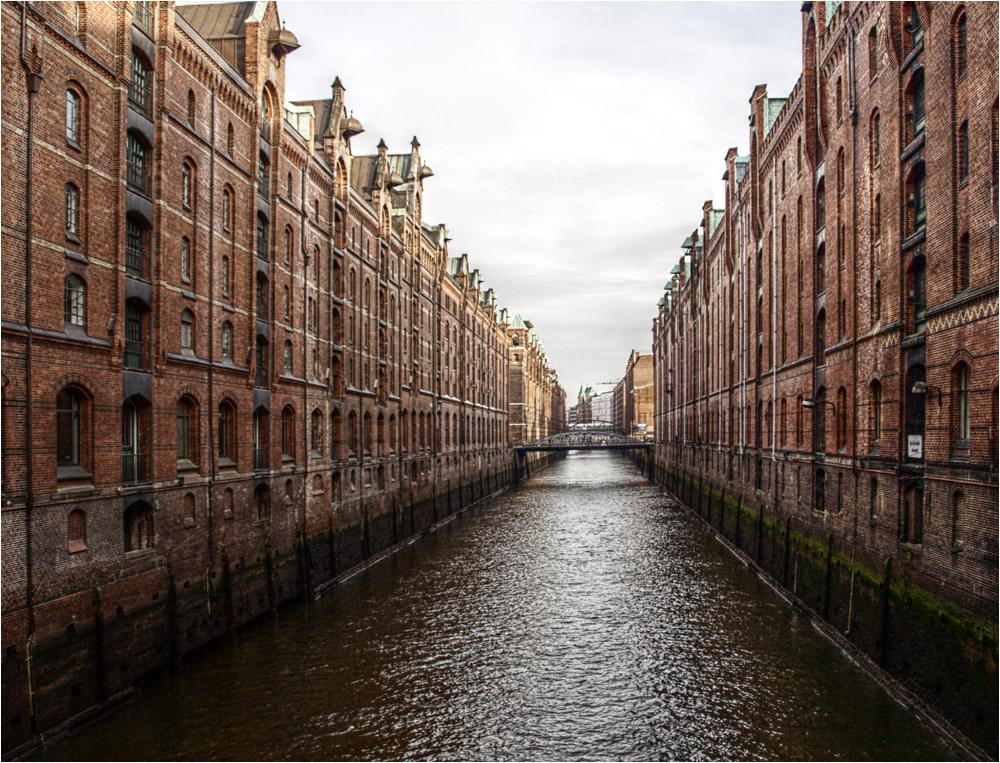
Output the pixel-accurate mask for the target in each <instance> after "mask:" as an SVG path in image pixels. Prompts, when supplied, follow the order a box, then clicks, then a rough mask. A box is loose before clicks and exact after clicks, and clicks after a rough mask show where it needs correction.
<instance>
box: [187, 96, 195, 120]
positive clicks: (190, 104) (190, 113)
mask: <svg viewBox="0 0 1000 763" xmlns="http://www.w3.org/2000/svg"><path fill="white" fill-rule="evenodd" d="M187 120H188V124H189V125H191V126H192V127H194V90H188V97H187Z"/></svg>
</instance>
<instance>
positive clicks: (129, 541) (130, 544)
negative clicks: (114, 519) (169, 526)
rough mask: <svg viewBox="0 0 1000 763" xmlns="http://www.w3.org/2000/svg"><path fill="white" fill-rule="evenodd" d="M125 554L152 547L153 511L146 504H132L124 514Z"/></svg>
mask: <svg viewBox="0 0 1000 763" xmlns="http://www.w3.org/2000/svg"><path fill="white" fill-rule="evenodd" d="M123 519H124V524H125V552H126V553H128V552H130V551H142V550H143V549H144V548H152V547H153V509H152V508H151V507H150V506H149V504H148V503H145V502H139V503H133V504H132V505H131V506H129V507H128V508H127V509H125V514H124V517H123Z"/></svg>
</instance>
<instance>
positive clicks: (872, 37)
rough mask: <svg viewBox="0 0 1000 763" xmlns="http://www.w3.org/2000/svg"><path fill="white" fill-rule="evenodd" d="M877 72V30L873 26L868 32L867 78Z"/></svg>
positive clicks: (873, 76) (872, 76) (872, 77)
mask: <svg viewBox="0 0 1000 763" xmlns="http://www.w3.org/2000/svg"><path fill="white" fill-rule="evenodd" d="M876 74H878V30H877V29H876V28H875V27H874V26H873V27H872V28H871V31H870V32H868V79H870V80H872V79H875V75H876Z"/></svg>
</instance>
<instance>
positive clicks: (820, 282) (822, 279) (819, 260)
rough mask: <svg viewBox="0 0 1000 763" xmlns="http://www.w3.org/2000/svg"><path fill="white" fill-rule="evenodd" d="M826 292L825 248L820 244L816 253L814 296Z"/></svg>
mask: <svg viewBox="0 0 1000 763" xmlns="http://www.w3.org/2000/svg"><path fill="white" fill-rule="evenodd" d="M825 291H826V247H825V246H824V245H823V244H820V247H819V249H818V250H817V251H816V294H817V295H819V294H822V293H824V292H825Z"/></svg>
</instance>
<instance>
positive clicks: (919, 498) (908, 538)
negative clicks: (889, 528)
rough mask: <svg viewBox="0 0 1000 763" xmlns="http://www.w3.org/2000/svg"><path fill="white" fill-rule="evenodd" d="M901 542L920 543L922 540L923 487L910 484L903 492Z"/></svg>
mask: <svg viewBox="0 0 1000 763" xmlns="http://www.w3.org/2000/svg"><path fill="white" fill-rule="evenodd" d="M901 529H902V533H901V538H900V540H902V542H903V543H912V544H915V545H920V544H922V543H923V542H924V489H923V486H922V485H919V484H912V485H911V486H910V487H908V488H907V489H906V491H905V493H904V494H903V527H902V528H901Z"/></svg>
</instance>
